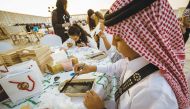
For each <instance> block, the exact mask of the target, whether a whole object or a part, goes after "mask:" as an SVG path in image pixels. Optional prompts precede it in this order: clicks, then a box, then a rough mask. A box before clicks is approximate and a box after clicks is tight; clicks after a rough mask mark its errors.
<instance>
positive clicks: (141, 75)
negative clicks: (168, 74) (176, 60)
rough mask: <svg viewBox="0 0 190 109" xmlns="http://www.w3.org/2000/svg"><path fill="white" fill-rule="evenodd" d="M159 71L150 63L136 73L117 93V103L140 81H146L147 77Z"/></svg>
mask: <svg viewBox="0 0 190 109" xmlns="http://www.w3.org/2000/svg"><path fill="white" fill-rule="evenodd" d="M157 70H159V68H158V67H156V66H155V65H153V64H151V63H150V64H148V65H146V66H144V67H143V68H141V69H140V70H138V71H137V72H135V73H134V74H133V75H132V76H130V77H129V78H128V79H127V80H126V81H125V82H124V83H123V84H122V85H121V86H120V87H119V89H118V90H117V91H116V92H115V101H117V100H118V99H119V98H120V96H121V95H122V94H123V93H124V92H125V91H127V90H128V89H129V88H131V87H132V86H133V85H135V84H137V83H138V82H139V81H141V80H142V79H144V78H145V77H147V76H148V75H150V74H152V73H153V72H155V71H157Z"/></svg>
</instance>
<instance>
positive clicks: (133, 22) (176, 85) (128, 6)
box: [74, 0, 190, 109]
mask: <svg viewBox="0 0 190 109" xmlns="http://www.w3.org/2000/svg"><path fill="white" fill-rule="evenodd" d="M145 1H146V2H145ZM104 24H105V26H107V28H106V31H107V32H108V33H110V34H113V36H114V37H113V45H115V46H116V48H117V50H118V51H119V52H120V53H122V55H123V56H125V57H127V58H128V60H129V61H127V60H126V61H122V63H121V61H120V60H119V61H118V62H116V63H114V64H112V65H107V66H92V65H86V64H77V65H75V66H74V70H75V72H76V73H77V74H84V73H89V72H96V71H97V72H104V73H106V74H108V75H110V76H112V75H114V74H115V75H118V76H119V77H120V83H121V84H120V88H119V90H117V91H116V94H115V102H116V106H117V107H116V108H117V109H189V108H190V100H189V93H188V87H187V82H186V79H185V76H184V72H183V62H184V56H185V52H184V41H183V35H182V32H181V29H180V26H179V24H178V21H177V18H176V16H175V13H174V11H173V10H172V8H171V6H170V4H169V2H168V0H154V1H153V0H136V1H135V0H132V1H131V0H116V1H115V2H114V3H113V5H112V6H111V8H110V10H109V12H108V13H107V15H106V16H105V23H104ZM147 65H153V66H151V67H148V68H149V70H148V69H146V70H142V68H143V69H144V68H145V67H146V66H147ZM81 66H82V67H83V69H81V70H78V69H79V68H80V67H81ZM155 67H157V68H155ZM140 69H141V70H140ZM153 69H154V70H153ZM150 70H153V72H151V73H147V72H149V71H150ZM145 75H146V76H145ZM84 105H85V106H86V108H87V109H105V106H104V102H103V100H102V98H100V97H99V96H98V95H97V94H96V93H95V92H94V91H88V92H87V93H86V95H85V96H84Z"/></svg>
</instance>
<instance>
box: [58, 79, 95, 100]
mask: <svg viewBox="0 0 190 109" xmlns="http://www.w3.org/2000/svg"><path fill="white" fill-rule="evenodd" d="M68 81H69V80H66V81H65V82H63V83H61V84H60V85H59V91H61V93H65V94H66V95H67V96H71V97H76V96H84V95H85V93H86V91H88V90H91V89H92V87H93V84H94V79H73V80H72V81H71V82H70V83H67V82H68ZM63 88H64V89H63Z"/></svg>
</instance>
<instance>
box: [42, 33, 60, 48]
mask: <svg viewBox="0 0 190 109" xmlns="http://www.w3.org/2000/svg"><path fill="white" fill-rule="evenodd" d="M40 43H41V44H43V45H48V46H50V47H56V46H61V45H62V40H61V38H60V37H59V36H57V35H52V34H47V35H45V36H44V37H42V38H41V40H40Z"/></svg>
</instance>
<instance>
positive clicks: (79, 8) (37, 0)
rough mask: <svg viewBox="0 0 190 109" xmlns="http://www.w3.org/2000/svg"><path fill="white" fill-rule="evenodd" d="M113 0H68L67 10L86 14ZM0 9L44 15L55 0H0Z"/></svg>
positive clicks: (177, 0) (181, 3)
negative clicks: (89, 10)
mask: <svg viewBox="0 0 190 109" xmlns="http://www.w3.org/2000/svg"><path fill="white" fill-rule="evenodd" d="M114 1H115V0H68V11H69V13H70V14H71V15H74V14H86V12H87V10H88V9H90V8H91V9H94V10H95V11H98V10H100V9H108V8H109V7H110V6H111V4H112V3H113V2H114ZM188 1H189V0H169V2H170V4H171V5H172V7H173V8H174V9H178V8H180V7H185V6H186V5H187V2H188ZM0 3H1V4H0V10H4V11H9V12H16V13H23V14H30V15H37V16H45V17H48V16H50V15H51V14H50V13H49V12H48V7H52V6H55V3H56V0H0Z"/></svg>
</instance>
